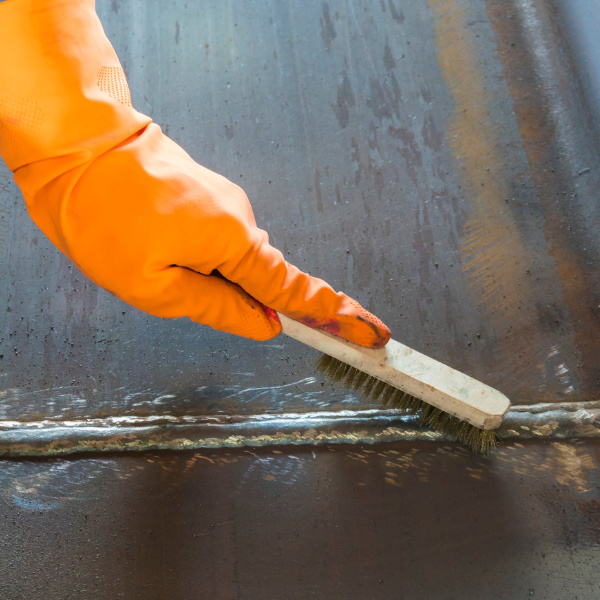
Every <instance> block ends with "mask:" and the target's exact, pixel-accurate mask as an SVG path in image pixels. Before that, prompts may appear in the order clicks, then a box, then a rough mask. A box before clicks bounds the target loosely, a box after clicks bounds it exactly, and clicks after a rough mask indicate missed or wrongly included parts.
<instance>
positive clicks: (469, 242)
mask: <svg viewBox="0 0 600 600" xmlns="http://www.w3.org/2000/svg"><path fill="white" fill-rule="evenodd" d="M428 4H429V6H430V7H431V9H432V11H433V17H434V23H435V42H436V49H437V56H438V62H439V65H440V69H441V72H442V75H443V77H444V80H445V82H446V85H447V87H448V90H449V92H450V94H451V96H452V98H453V100H454V102H455V108H454V112H453V114H452V117H451V118H450V122H449V128H448V129H449V130H448V141H449V144H450V146H451V148H452V150H453V153H454V156H455V157H456V160H457V163H458V165H459V174H460V177H461V183H462V185H463V188H464V189H465V191H466V193H467V194H468V196H469V197H470V199H471V203H472V206H471V212H470V217H469V219H468V222H467V223H466V225H465V227H464V230H463V239H462V243H461V253H462V267H463V272H464V275H465V277H466V278H467V281H468V285H469V288H470V290H471V293H472V295H473V296H474V298H475V299H476V301H477V302H478V304H479V305H480V306H481V307H482V308H484V309H485V310H486V311H487V313H488V318H489V320H490V322H491V324H492V325H493V326H494V329H495V331H496V334H497V335H498V338H499V339H500V344H499V347H498V351H499V354H502V355H503V359H504V360H503V363H504V364H502V367H503V368H504V369H507V370H510V371H511V372H512V373H513V375H518V377H519V378H520V379H521V380H522V381H526V380H528V378H530V377H531V374H530V372H531V368H532V364H539V363H540V362H541V361H542V360H543V357H542V356H538V353H539V351H540V349H541V347H543V344H542V343H541V342H542V340H541V335H540V333H539V329H538V328H537V327H535V324H536V323H537V321H538V317H537V314H536V310H535V306H534V305H533V303H532V302H530V301H529V299H530V298H533V297H534V294H533V291H532V289H531V285H530V284H529V283H528V281H527V279H526V276H525V271H526V269H527V266H526V265H528V264H529V263H530V262H531V258H530V256H529V252H528V249H527V246H526V240H523V237H522V235H521V233H520V231H519V230H518V227H517V225H516V224H515V222H514V220H513V218H512V216H511V214H510V211H509V209H508V207H507V205H506V202H505V198H507V197H508V196H510V195H511V192H510V189H509V185H510V180H511V174H510V173H509V172H508V170H507V167H506V166H505V165H506V164H507V163H509V162H510V161H509V156H508V155H507V152H508V150H506V149H505V148H504V144H502V143H501V140H500V132H499V130H500V124H498V123H495V122H494V121H493V119H492V118H491V117H490V115H492V114H493V105H492V102H493V97H492V94H493V91H492V90H491V89H488V88H487V87H486V82H485V79H484V72H483V68H482V66H481V65H480V61H479V56H478V43H477V42H476V40H475V35H474V33H473V32H472V31H471V30H470V28H469V26H468V25H467V21H468V14H467V10H466V5H465V4H464V3H463V2H460V1H459V2H457V1H455V0H441V1H440V0H429V2H428ZM524 332H527V335H523V334H524Z"/></svg>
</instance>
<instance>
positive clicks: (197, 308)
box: [137, 266, 281, 341]
mask: <svg viewBox="0 0 600 600" xmlns="http://www.w3.org/2000/svg"><path fill="white" fill-rule="evenodd" d="M156 283H157V285H158V287H160V293H152V294H151V295H150V296H149V303H148V305H147V306H144V305H143V302H142V303H140V302H138V303H137V306H138V308H140V309H142V310H145V311H146V312H149V313H151V314H154V315H156V316H159V317H165V318H176V317H184V316H185V317H189V318H190V319H191V320H192V321H194V322H196V323H201V324H203V325H209V326H210V327H212V328H213V329H217V330H219V331H225V332H227V333H233V334H235V335H239V336H242V337H246V338H250V339H253V340H260V341H264V340H269V339H271V338H274V337H275V336H277V335H279V334H280V333H281V324H280V323H279V319H278V318H277V315H275V314H274V313H273V311H269V310H265V307H264V306H263V305H262V304H261V303H260V302H259V301H258V300H256V299H255V298H253V297H252V296H250V294H248V293H247V292H246V291H244V290H243V289H242V288H241V287H240V286H239V285H237V284H235V283H233V282H231V281H227V280H225V279H221V278H219V277H214V276H211V275H202V274H201V273H197V272H195V271H192V270H190V269H186V268H181V267H175V266H174V267H169V268H167V269H165V270H163V271H161V273H160V275H159V276H158V278H157V282H156ZM157 299H160V305H157V304H156V300H157Z"/></svg>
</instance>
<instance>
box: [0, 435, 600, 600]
mask: <svg viewBox="0 0 600 600" xmlns="http://www.w3.org/2000/svg"><path fill="white" fill-rule="evenodd" d="M599 450H600V441H599V440H593V441H592V440H590V441H587V442H585V441H583V440H579V441H568V442H554V443H547V442H545V441H534V442H524V443H523V444H507V445H505V446H504V447H503V448H502V450H501V451H500V452H499V453H497V454H496V455H495V456H494V457H492V458H478V457H474V456H472V455H470V454H469V453H467V452H466V451H464V450H463V449H461V448H456V447H454V446H445V445H440V446H436V445H433V444H428V443H420V444H412V443H396V444H390V445H380V446H377V447H363V446H344V447H329V448H326V447H322V448H317V449H310V448H307V447H304V448H301V449H297V448H294V449H290V448H281V449H280V450H275V449H273V448H271V449H259V450H257V451H256V452H254V451H249V450H246V451H241V450H235V451H229V450H215V451H202V452H179V453H161V454H126V455H104V456H89V457H86V458H81V459H78V460H65V459H54V460H50V461H47V460H46V461H37V462H34V461H23V460H21V461H15V462H13V461H3V462H2V470H1V471H0V514H2V518H0V548H2V552H0V597H1V598H3V599H6V600H9V599H10V600H17V599H19V600H20V599H30V598H44V599H45V600H55V599H56V600H58V599H61V600H62V599H64V598H81V599H82V600H92V599H94V600H95V599H101V598H126V599H127V600H154V599H157V600H158V599H160V600H164V599H165V598H169V600H192V599H198V600H200V599H210V600H232V599H234V598H238V599H248V600H255V599H256V600H259V599H273V600H279V599H282V598H285V599H289V600H296V599H298V600H300V599H302V600H304V599H306V598H318V599H319V600H340V599H341V598H343V599H344V600H365V599H369V600H384V599H390V600H391V599H394V600H398V599H399V598H407V599H410V600H481V599H482V598H485V599H486V600H515V599H519V598H523V599H525V598H528V599H529V598H531V599H533V600H558V599H562V598H577V599H578V600H597V598H598V597H599V596H600V577H599V575H598V564H600V533H599V531H600V528H599V520H600V495H599V492H598V489H599V484H600V464H599V456H600V455H599Z"/></svg>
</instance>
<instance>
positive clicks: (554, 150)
mask: <svg viewBox="0 0 600 600" xmlns="http://www.w3.org/2000/svg"><path fill="white" fill-rule="evenodd" d="M486 9H487V14H488V18H489V21H490V24H491V26H492V29H493V30H494V34H495V37H496V44H497V46H498V54H499V58H500V60H501V62H502V64H503V66H504V73H505V80H506V84H507V86H508V89H509V91H510V94H511V96H512V99H513V109H514V111H515V115H516V118H517V122H518V126H519V131H520V134H521V137H522V139H523V144H524V149H525V153H526V156H527V161H528V163H529V168H530V174H531V178H532V180H533V182H534V183H535V185H536V187H537V189H538V194H539V198H540V202H541V205H542V209H543V212H544V220H545V223H544V234H545V237H546V239H547V240H548V242H549V246H550V249H549V253H550V255H551V256H552V258H553V259H554V261H555V264H556V269H557V272H558V274H559V277H560V280H561V282H562V287H563V300H564V302H565V304H566V305H567V306H568V308H569V311H570V313H571V317H572V319H571V320H572V324H573V328H574V336H575V344H576V346H577V349H578V351H579V354H580V358H581V362H582V364H581V368H580V369H579V371H580V377H581V389H580V390H579V392H580V393H579V397H578V400H585V399H587V398H591V399H593V398H594V397H596V396H597V390H598V387H599V385H600V335H599V334H598V331H599V329H600V323H598V314H597V308H596V307H597V306H599V305H600V294H599V293H598V290H599V288H600V281H599V277H598V272H597V269H595V268H594V267H590V266H589V264H590V262H591V261H590V257H589V256H586V253H585V248H582V246H585V244H584V243H582V240H581V239H580V237H579V231H578V229H579V228H578V227H568V226H566V221H567V220H568V210H569V205H568V199H569V196H570V195H572V194H573V193H575V189H576V186H575V185H574V184H573V182H572V181H569V177H572V176H573V169H572V168H570V167H571V165H569V164H568V160H565V157H567V159H568V158H570V157H571V156H572V154H573V151H574V150H575V151H577V152H581V148H582V146H583V144H581V141H578V140H568V139H567V140H558V143H557V140H556V137H557V136H556V134H557V132H556V128H557V125H560V123H559V122H558V123H557V121H560V120H561V119H562V120H564V119H565V118H566V117H567V115H566V114H565V112H564V108H563V109H562V110H561V106H556V105H557V101H558V102H560V101H561V100H562V99H563V98H562V97H561V95H562V96H567V95H568V94H572V93H573V87H574V85H573V69H572V65H571V64H570V61H568V60H565V55H568V53H567V52H566V50H565V49H562V48H561V49H557V48H553V51H554V52H555V58H554V61H553V64H552V68H553V69H555V70H556V72H554V73H546V74H545V75H546V81H554V88H555V89H554V90H552V89H550V90H549V89H546V90H545V91H544V90H543V88H542V89H541V88H540V86H535V85H534V84H533V83H532V82H539V80H540V79H541V78H543V77H544V73H542V72H541V69H540V68H536V61H535V60H534V59H533V57H532V56H531V53H532V52H533V50H532V49H531V47H530V46H531V41H530V40H528V37H530V36H528V32H527V31H526V25H525V24H524V22H523V15H521V14H520V10H517V9H516V8H515V6H513V3H512V2H508V3H507V2H506V0H486ZM544 10H549V9H548V8H545V9H544ZM538 16H539V15H538ZM542 17H543V18H544V23H543V24H544V26H545V27H547V26H548V23H549V22H550V23H552V26H556V24H555V23H554V20H553V19H552V18H551V15H547V14H546V15H542ZM540 23H541V21H539V20H538V23H537V27H538V28H539V26H540ZM539 33H542V32H539ZM552 33H553V37H555V36H557V33H556V32H552ZM562 53H564V54H562ZM561 57H562V58H563V60H562V61H561V60H559V59H560V58H561ZM546 87H547V88H548V87H549V85H547V86H546ZM552 94H555V95H556V96H557V97H554V98H553V97H552ZM561 129H562V130H563V132H564V131H566V132H568V133H570V134H571V136H573V135H574V134H575V131H576V130H577V128H573V127H569V124H566V125H565V126H563V127H562V128H561ZM579 129H580V130H581V129H585V125H584V124H582V123H579ZM569 146H571V147H570V148H569ZM577 158H579V157H577ZM581 158H585V155H583V156H582V157H581ZM596 161H597V158H596V159H595V161H594V163H595V162H596ZM565 162H567V164H565ZM576 169H577V166H575V170H576ZM575 174H576V172H575ZM566 213H567V214H566Z"/></svg>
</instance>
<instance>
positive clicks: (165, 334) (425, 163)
mask: <svg viewBox="0 0 600 600" xmlns="http://www.w3.org/2000/svg"><path fill="white" fill-rule="evenodd" d="M97 4H98V12H99V15H100V17H101V19H102V22H103V24H104V26H105V29H106V31H107V34H108V36H109V37H110V39H111V40H112V41H113V43H114V45H115V47H116V49H117V52H118V54H119V55H120V57H121V60H122V62H123V65H124V68H125V71H126V73H127V74H128V77H129V82H130V86H131V88H132V96H133V102H134V105H135V106H136V107H138V108H139V109H140V110H142V111H144V112H146V113H148V114H150V115H151V116H152V117H153V118H154V119H155V120H156V121H157V122H158V123H159V124H161V125H162V126H163V127H164V129H165V130H166V131H167V132H168V133H169V134H170V135H171V136H172V137H173V138H174V139H175V140H177V141H178V142H180V143H181V144H182V145H183V146H184V147H185V148H186V149H187V150H188V151H189V152H190V153H191V154H192V156H194V157H195V158H196V159H197V160H198V161H200V162H201V163H203V164H205V165H206V166H207V167H209V168H212V169H214V170H216V171H218V172H221V173H223V174H224V175H226V176H228V177H229V178H231V179H232V180H234V181H235V182H237V183H241V184H242V186H243V187H244V188H245V190H246V191H247V193H248V195H249V196H250V198H251V200H252V202H253V205H254V208H255V212H256V215H257V219H258V222H259V224H260V225H261V226H262V227H264V228H265V229H267V230H268V231H269V232H270V234H271V238H272V241H273V243H274V244H275V245H276V246H278V247H279V248H281V249H282V250H283V251H284V253H285V254H286V256H287V257H288V259H289V260H290V261H292V262H294V263H296V264H297V265H298V266H299V267H300V268H303V269H305V270H307V271H310V272H311V273H313V274H315V275H318V276H320V277H323V278H324V279H327V280H328V281H330V282H331V283H332V284H333V285H334V287H336V288H338V289H344V290H345V291H346V292H347V293H349V294H351V295H353V296H355V297H356V298H357V299H359V300H360V301H361V302H362V303H363V304H365V306H367V307H368V308H369V309H370V310H372V311H373V312H375V313H376V314H378V315H379V316H381V318H382V319H383V320H385V321H386V322H387V323H389V325H390V326H391V328H392V331H393V334H394V337H396V338H397V339H399V340H400V341H402V342H403V343H405V344H408V345H409V346H412V347H414V348H416V349H418V350H420V351H423V352H425V353H427V354H429V355H432V356H433V357H435V358H437V359H439V360H441V361H442V362H445V363H447V364H450V365H451V366H453V367H455V368H458V369H460V370H463V371H465V372H467V373H469V374H470V375H472V376H474V377H476V378H478V379H481V380H483V381H485V382H486V383H488V384H491V385H493V386H494V387H497V388H498V389H500V390H501V391H503V392H504V393H506V394H507V395H508V396H509V397H510V398H511V400H512V401H513V402H514V403H515V405H520V406H527V407H529V406H534V405H536V404H539V403H544V404H548V403H559V404H558V406H562V405H564V403H565V402H569V403H573V406H578V407H585V406H589V403H590V402H592V403H593V402H597V401H598V400H600V398H599V394H598V392H599V389H600V383H599V377H600V335H598V330H599V328H598V321H599V312H600V282H599V278H600V275H599V273H600V269H599V268H598V266H599V258H598V257H599V254H600V238H599V235H598V231H599V230H600V228H599V226H600V217H599V211H600V204H599V203H598V202H597V190H598V189H599V187H600V171H599V170H598V168H597V165H598V145H597V139H596V137H595V133H594V131H593V128H592V127H589V121H590V117H589V112H588V110H587V106H586V103H585V102H584V99H583V94H582V91H581V88H580V86H579V79H578V76H577V73H576V70H575V68H574V66H573V62H572V60H571V53H570V46H569V45H568V43H567V42H566V40H565V38H564V32H563V31H562V29H561V20H560V19H559V18H557V15H558V13H557V11H556V9H555V8H554V6H553V5H552V3H548V2H542V1H541V0H511V1H510V2H506V1H504V0H502V1H501V0H486V1H483V0H429V2H412V3H407V2H405V3H400V2H399V1H398V0H380V2H372V1H367V0H332V1H330V2H316V1H314V2H312V1H311V2H306V1H303V2H300V1H299V0H286V1H285V2H281V1H279V0H278V1H275V0H269V1H260V2H259V1H258V0H256V1H250V2H248V1H246V0H244V1H242V0H227V1H225V2H218V3H217V2H205V3H202V6H201V7H199V6H198V5H196V4H189V3H185V2H181V1H179V0H169V1H165V2H160V3H155V2H144V1H142V0H132V1H131V2H127V3H117V2H109V1H108V0H99V1H98V3H97ZM2 169H3V170H2V171H1V172H0V204H1V206H0V213H1V215H0V216H1V221H0V223H1V230H0V294H1V295H2V304H3V307H5V308H3V309H2V310H0V423H3V424H4V427H3V431H4V433H3V432H2V431H0V437H2V436H4V437H3V439H4V446H3V447H6V445H7V444H8V445H9V446H10V443H8V442H7V440H8V439H9V437H10V435H13V433H14V431H13V433H11V431H12V430H11V427H12V428H13V430H14V425H10V424H11V423H13V424H14V423H15V422H17V424H19V423H21V422H27V423H29V424H31V423H33V424H34V425H33V426H29V425H28V426H27V427H29V430H30V431H31V430H33V429H34V428H35V427H37V429H38V430H40V429H44V427H45V425H44V423H46V422H47V421H48V420H50V421H52V422H53V423H54V425H55V426H56V425H57V424H58V425H59V426H64V427H68V424H69V423H71V422H73V421H77V420H81V419H89V418H94V419H100V420H101V423H102V426H105V425H107V424H110V423H111V419H112V420H114V419H116V418H120V417H136V418H138V419H150V421H151V420H152V419H153V418H155V417H165V418H174V419H184V418H186V417H189V418H192V419H196V420H197V421H198V422H202V423H204V424H206V423H210V419H213V418H217V419H226V418H227V417H232V418H239V419H242V420H243V419H253V418H255V417H260V416H261V415H274V416H275V417H276V416H277V415H280V416H282V415H288V414H296V415H302V414H303V413H307V414H311V415H312V414H315V413H319V412H322V413H323V415H324V416H323V418H325V415H326V414H328V413H332V412H333V413H338V414H340V415H341V414H342V413H341V411H344V410H350V411H355V412H356V413H357V414H359V415H360V413H361V411H367V412H365V413H364V414H365V415H366V416H365V418H370V417H369V415H370V414H371V412H370V411H373V410H376V409H378V406H377V403H376V402H371V401H370V402H366V401H364V400H362V399H361V398H359V397H357V396H356V395H355V394H354V393H353V392H347V391H345V390H341V389H340V388H339V387H337V386H336V385H334V384H330V383H328V382H324V381H323V380H322V379H321V378H320V377H316V376H315V374H314V367H313V365H314V361H315V359H316V357H315V354H314V353H313V352H312V351H311V350H308V349H305V348H303V347H301V345H300V344H298V343H296V342H293V341H291V340H288V339H282V338H278V339H276V340H273V341H272V342H270V343H266V344H260V345H259V344H256V343H253V342H250V341H246V340H242V339H238V338H235V337H233V336H229V335H226V334H221V333H218V332H215V331H212V330H210V329H208V328H203V327H200V326H197V325H193V324H191V323H190V322H188V321H186V320H178V321H167V320H159V319H155V318H153V317H149V316H146V315H144V314H142V313H139V312H137V311H135V310H133V309H130V308H129V307H127V306H125V305H124V304H122V303H121V302H119V301H118V300H116V299H114V298H113V297H111V296H110V295H108V294H107V293H105V292H103V291H102V290H98V289H96V288H95V287H94V286H93V285H92V284H90V283H88V282H86V281H85V280H84V279H83V278H82V276H81V275H80V274H79V273H78V272H77V271H76V269H75V268H74V267H73V266H72V265H71V264H70V263H69V262H68V261H67V260H66V259H64V258H63V257H62V256H61V255H60V254H59V253H58V252H57V251H56V250H55V249H54V248H53V247H52V246H51V245H50V244H49V242H48V241H47V240H46V239H45V238H44V237H43V236H42V235H41V234H40V232H39V231H37V230H36V228H35V226H34V225H33V224H32V223H31V222H30V220H29V218H28V216H27V215H26V213H25V209H24V206H23V202H22V199H21V196H20V193H19V192H18V190H17V189H16V187H15V186H14V184H13V183H12V182H11V181H10V177H9V173H8V172H7V171H6V169H5V168H4V167H2ZM586 403H587V404H586ZM531 414H535V413H534V412H532V413H531ZM563 416H564V418H565V419H568V414H567V413H565V415H563ZM202 419H204V421H202ZM559 420H560V419H559ZM567 425H568V424H567ZM567 425H566V426H565V427H566V429H568V426H567ZM590 431H591V430H589V429H588V434H591V433H595V432H594V431H592V432H591V433H590ZM7 432H8V433H7ZM43 433H44V435H46V438H48V436H49V435H52V432H51V431H50V429H49V428H46V429H44V432H43ZM116 433H117V434H118V433H119V432H118V430H117V431H116ZM7 436H8V437H7ZM11 439H12V438H11ZM21 441H22V440H21ZM59 441H60V440H59Z"/></svg>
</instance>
